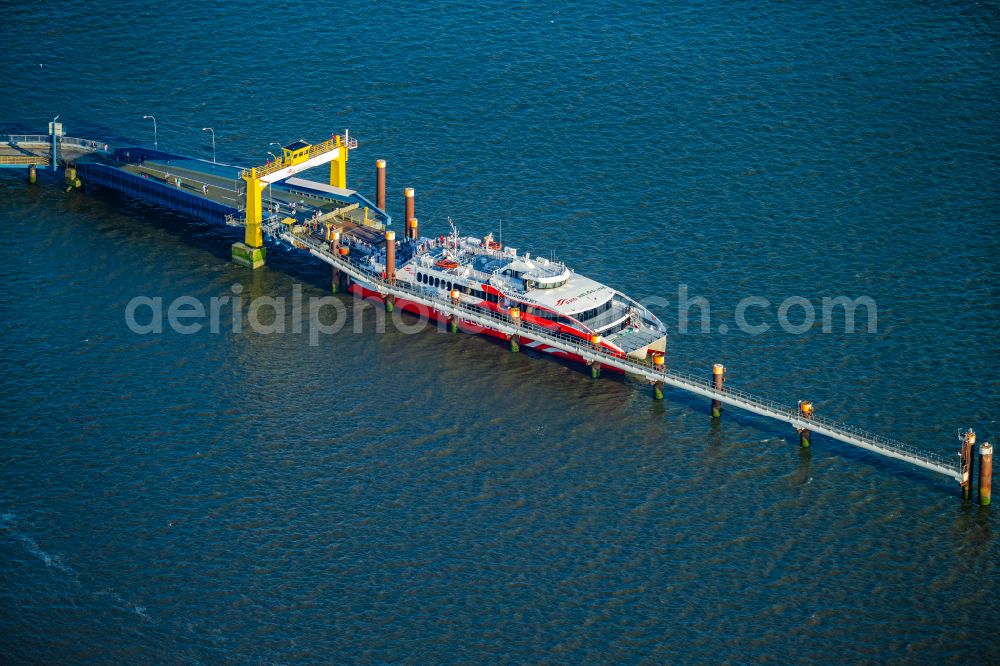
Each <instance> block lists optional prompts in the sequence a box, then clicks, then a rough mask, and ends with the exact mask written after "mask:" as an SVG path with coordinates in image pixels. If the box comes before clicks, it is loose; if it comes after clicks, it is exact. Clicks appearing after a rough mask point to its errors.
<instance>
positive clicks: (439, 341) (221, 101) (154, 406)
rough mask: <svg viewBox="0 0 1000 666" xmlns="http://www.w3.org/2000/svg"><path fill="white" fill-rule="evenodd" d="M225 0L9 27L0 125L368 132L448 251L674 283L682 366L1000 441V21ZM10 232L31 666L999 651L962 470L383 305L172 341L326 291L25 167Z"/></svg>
mask: <svg viewBox="0 0 1000 666" xmlns="http://www.w3.org/2000/svg"><path fill="white" fill-rule="evenodd" d="M186 4H187V3H166V4H164V3H134V2H115V1H112V2H105V3H87V4H84V3H27V4H22V5H16V4H6V5H4V10H3V18H2V21H0V36H2V40H0V43H2V44H3V52H4V57H3V58H2V59H0V81H2V82H3V93H2V95H0V131H44V129H45V123H47V122H48V120H49V119H51V118H52V117H53V116H55V115H56V114H61V118H60V120H61V121H62V122H64V123H65V125H66V130H67V133H68V134H70V135H72V136H81V137H93V138H104V139H106V140H109V141H112V142H114V141H134V142H142V143H151V142H152V140H153V137H152V133H151V129H152V127H151V123H150V122H149V121H148V120H143V119H142V116H143V115H144V114H153V115H155V116H156V118H157V121H158V139H159V144H160V147H161V148H165V149H167V150H173V151H177V152H182V153H186V154H194V155H200V156H202V157H205V158H209V157H210V156H211V145H210V143H209V137H208V134H207V133H205V132H202V131H201V128H202V127H204V126H212V127H214V128H215V131H216V135H217V137H218V154H219V160H220V161H225V162H231V163H241V164H247V163H253V162H256V161H260V160H263V159H266V152H265V151H266V150H267V149H268V143H269V142H271V141H279V142H284V141H289V140H293V139H297V138H300V137H301V138H305V139H307V140H314V141H318V140H320V139H323V138H326V137H327V136H329V134H330V133H331V132H333V131H339V130H341V129H342V128H345V127H349V128H350V129H351V132H352V135H354V136H356V137H359V139H360V141H361V145H360V147H359V149H358V150H357V151H355V152H354V153H353V154H352V156H351V162H350V164H349V174H348V175H349V179H350V182H351V184H352V185H353V186H355V187H357V188H358V189H359V190H360V191H362V192H365V193H368V194H371V192H372V191H373V189H374V174H373V171H374V169H373V162H374V160H375V159H376V158H380V157H381V158H385V159H387V160H388V162H389V183H390V202H391V206H392V207H395V208H396V209H399V210H391V211H390V212H393V213H395V214H398V213H399V212H401V208H402V197H401V190H402V188H403V187H404V186H411V187H414V188H416V192H417V204H416V205H417V213H418V217H419V218H420V220H421V224H422V227H423V229H424V230H425V231H426V232H427V233H433V234H439V233H446V232H447V229H448V227H447V218H448V216H451V217H452V218H453V219H454V220H455V222H456V223H457V224H458V225H459V226H460V228H461V229H462V230H463V231H465V232H468V233H471V234H482V233H485V232H486V231H488V230H489V229H490V228H493V229H495V228H496V227H497V225H498V221H499V220H500V218H503V221H504V223H503V233H504V240H505V242H507V243H510V244H511V245H514V246H516V247H519V248H521V249H524V250H530V251H533V252H536V253H548V252H549V251H555V252H556V253H557V254H558V255H559V256H560V257H562V258H564V259H565V260H566V261H567V262H568V263H569V264H570V265H572V266H574V267H575V268H577V269H578V270H580V271H581V272H583V273H585V274H587V275H589V276H591V277H594V278H596V279H598V280H601V281H603V282H607V283H609V284H611V285H613V286H615V287H618V288H620V289H622V290H623V291H625V292H626V293H628V294H630V295H632V296H634V297H636V298H644V299H648V298H653V297H659V298H664V299H668V300H669V301H670V305H669V306H666V307H661V308H659V309H658V312H659V314H661V316H662V317H663V319H664V320H665V321H666V322H667V323H668V324H669V325H670V327H671V333H672V336H671V338H670V342H669V363H670V364H671V366H672V367H676V368H681V369H690V370H694V371H698V372H704V373H706V374H707V373H708V372H709V371H710V367H711V364H712V363H714V362H724V363H725V364H726V366H727V367H728V369H729V381H730V382H731V383H732V385H734V386H739V387H741V388H745V389H750V390H753V391H755V392H759V393H762V394H765V395H767V396H770V397H773V398H776V399H780V400H782V401H785V402H788V403H793V404H794V402H795V401H796V400H799V399H803V398H808V399H811V400H813V401H814V402H815V403H816V406H817V410H818V412H819V413H821V414H824V415H828V416H835V417H840V418H843V419H845V420H847V421H850V422H852V423H855V424H857V425H860V426H865V427H868V428H871V429H873V430H877V431H879V432H882V433H885V434H891V435H893V436H895V437H898V438H900V439H902V440H904V441H907V442H910V443H913V444H915V445H919V446H922V447H924V448H926V449H928V450H934V451H939V452H942V453H949V454H950V453H951V452H953V451H957V441H956V439H955V430H956V429H957V428H959V427H967V426H971V427H974V428H976V429H977V431H978V432H979V434H980V439H981V440H982V439H989V438H991V437H992V438H996V436H997V435H998V434H1000V433H998V432H997V430H998V428H997V421H996V413H997V411H998V407H1000V399H998V395H1000V394H998V390H997V382H996V378H995V374H996V371H995V366H996V364H997V362H998V360H1000V359H998V354H997V350H998V342H1000V340H998V335H997V332H996V331H997V327H998V324H1000V310H998V295H997V287H996V285H997V277H998V275H997V269H996V258H997V256H998V250H1000V230H998V217H1000V215H998V211H1000V195H998V173H1000V172H998V146H1000V123H998V122H997V118H998V103H997V100H998V99H1000V82H998V77H997V71H998V64H1000V63H998V48H1000V44H998V39H997V35H998V7H997V5H996V4H994V3H973V2H956V3H948V2H937V3H904V2H852V3H804V2H791V3H781V4H773V5H763V6H760V5H750V4H738V3H735V4H734V3H692V4H682V5H668V4H666V3H660V2H644V3H643V2H608V3H590V4H587V3H570V2H553V3H548V4H540V3H495V4H479V3H458V2H448V1H435V2H432V3H425V4H423V5H419V6H417V5H410V4H409V3H396V2H377V3H358V4H350V3H337V4H336V5H330V6H326V7H323V6H321V5H320V4H319V3H305V2H298V1H293V2H286V3H273V4H271V5H261V6H258V7H249V6H244V5H238V4H231V3H230V4H218V3H216V4H212V5H209V4H199V6H194V7H188V6H185V5H186ZM0 228H2V229H3V242H2V243H0V280H2V284H3V289H2V290H0V349H2V354H0V374H2V380H0V381H2V387H3V393H2V395H3V400H2V407H0V416H2V442H3V443H2V449H0V655H2V660H3V661H4V662H5V663H60V662H62V663H66V662H74V663H75V662H96V663H109V662H131V663H162V662H194V663H217V662H237V663H242V662H252V663H292V662H299V661H302V662H312V663H351V662H359V663H384V662H410V663H432V662H458V663H493V662H513V663H524V662H549V663H559V662H604V663H617V662H625V663H636V662H642V663H676V662H691V663H720V662H729V663H742V662H751V661H753V662H757V661H761V662H776V663H788V662H814V663H815V662H819V663H828V662H844V663H853V662H879V663H882V662H913V663H941V662H952V663H957V662H961V663H971V662H979V663H987V662H997V661H1000V648H998V647H997V646H998V645H1000V619H998V618H1000V600H998V595H1000V574H998V568H997V560H998V558H1000V538H998V536H997V530H996V517H997V516H996V507H994V508H993V509H991V510H990V509H981V508H979V507H977V506H974V505H970V504H968V503H966V504H963V503H962V501H961V500H960V499H959V498H958V497H957V488H956V487H955V484H954V483H953V481H951V480H950V479H946V478H944V477H939V476H935V475H932V474H930V473H925V472H922V471H920V470H917V469H915V468H909V467H907V466H906V465H905V464H902V463H899V464H897V463H894V462H892V461H887V460H883V459H877V458H875V457H873V456H869V455H867V454H863V453H860V452H858V451H855V450H850V449H848V448H847V447H845V446H844V445H841V444H838V443H836V442H832V441H829V440H825V439H823V438H822V437H816V438H815V439H814V443H813V447H812V449H811V450H809V451H803V450H800V449H799V447H798V441H797V440H798V438H797V435H796V434H795V432H794V431H791V430H790V429H788V428H786V427H784V426H781V425H778V424H775V423H771V422H767V421H764V420H762V419H759V418H756V417H752V416H749V415H746V414H740V413H736V412H734V411H733V410H728V411H727V412H726V414H725V415H724V418H723V420H722V421H721V423H719V424H717V425H712V424H711V423H710V421H709V419H708V418H707V405H706V404H705V403H704V401H702V400H701V399H697V398H692V397H689V396H686V395H684V394H681V393H676V392H668V395H667V400H665V401H664V402H662V403H654V402H653V401H652V400H651V399H650V394H649V391H648V388H647V387H643V386H641V385H637V384H635V383H633V382H624V381H617V380H614V379H609V378H604V379H602V380H600V381H598V382H594V381H592V380H591V378H590V376H589V374H588V373H586V372H585V371H584V370H583V369H581V368H575V367H571V366H567V365H563V364H560V363H556V362H553V361H551V360H547V359H543V358H540V357H537V356H534V355H532V354H529V353H523V354H518V355H514V354H510V353H509V352H508V351H507V350H506V348H504V347H503V346H501V345H499V344H495V343H493V342H491V341H489V340H486V339H483V338H476V337H471V336H457V337H456V336H450V335H447V334H440V333H437V332H435V331H433V330H428V331H426V332H424V333H421V334H417V335H404V334H402V333H400V332H398V331H396V330H395V329H394V328H393V327H392V326H391V325H390V326H389V328H388V330H387V331H386V332H385V333H384V334H378V333H376V332H374V331H373V330H371V329H372V327H371V324H372V323H373V321H374V313H373V312H372V311H368V312H366V313H365V314H363V315H358V316H359V317H361V318H362V320H363V323H364V324H365V331H366V332H365V333H363V334H355V333H353V332H352V326H348V327H347V329H345V330H344V331H342V332H341V333H339V334H337V335H334V336H325V337H323V338H322V339H321V340H320V344H319V345H318V346H310V345H309V344H308V339H307V336H305V335H293V334H288V335H271V336H265V335H258V334H255V333H253V332H252V331H249V330H244V331H243V332H240V333H236V332H233V331H232V330H225V329H224V330H223V332H222V333H221V334H211V333H210V332H208V331H203V332H201V333H199V334H196V335H178V334H176V333H173V332H167V333H164V334H163V335H153V336H144V337H140V336H136V335H134V334H133V333H131V332H130V331H129V330H128V328H127V327H126V325H125V321H124V317H123V313H124V310H125V306H126V304H127V303H128V302H129V300H130V299H132V298H133V297H135V296H141V295H145V296H160V297H162V298H164V300H165V301H167V302H169V301H170V300H172V299H174V298H175V297H177V296H180V295H192V296H195V297H198V298H202V299H209V298H211V297H212V296H218V295H226V294H228V293H230V289H231V286H232V285H233V284H234V283H239V284H241V285H242V286H243V287H244V288H245V293H247V294H252V295H274V296H287V295H290V294H291V293H292V288H293V285H295V284H303V285H304V287H303V292H304V295H305V296H306V297H308V296H320V295H323V294H324V293H325V292H326V290H327V289H328V287H329V284H328V282H329V276H328V273H327V271H326V270H323V269H322V268H320V267H318V266H316V265H315V264H313V263H310V262H309V261H307V260H305V259H303V258H302V256H301V255H300V254H292V253H288V252H280V251H275V252H272V253H271V254H270V255H269V257H268V261H269V263H268V266H267V268H265V269H263V270H260V271H257V272H255V273H253V274H251V273H249V272H247V271H245V270H243V269H240V268H238V267H235V266H234V265H232V264H231V263H230V262H229V260H228V255H229V244H230V243H231V242H233V241H234V240H237V239H238V237H239V235H238V232H235V231H233V230H231V229H228V228H225V227H220V226H217V225H211V224H207V223H204V222H199V221H196V220H189V219H185V218H183V217H179V216H175V215H171V214H169V213H165V212H164V211H161V210H158V209H154V208H150V207H146V206H143V205H141V204H137V203H135V202H133V201H130V200H128V199H126V198H123V197H118V196H115V195H111V194H107V193H100V192H95V191H92V190H91V191H88V192H85V193H72V194H66V193H64V192H63V191H62V189H61V188H60V187H58V182H57V181H55V180H54V179H42V181H41V182H40V183H39V184H38V185H37V186H35V187H29V186H28V185H27V184H26V183H25V181H24V174H23V173H22V172H19V171H17V172H14V171H7V172H4V173H0ZM682 284H683V285H687V289H688V293H689V294H690V295H691V296H692V297H693V296H702V297H704V298H706V299H707V300H708V301H709V302H710V304H711V308H712V311H711V321H710V326H709V331H708V332H701V329H700V328H699V326H698V325H697V323H698V321H699V312H698V310H697V308H695V309H693V310H692V311H690V312H689V313H688V315H689V318H690V320H691V326H690V327H689V328H688V332H687V333H686V334H680V333H679V332H678V327H679V326H678V325H679V321H678V312H677V307H676V301H677V289H678V286H679V285H682ZM748 296H757V297H760V298H766V299H768V300H769V301H770V302H771V303H772V306H771V308H770V310H769V311H767V312H761V311H759V310H757V311H755V314H754V317H753V318H754V323H757V322H769V323H770V324H771V328H770V329H769V330H768V331H767V332H766V333H764V334H761V335H748V334H745V333H743V332H740V331H739V330H737V327H736V326H735V325H734V324H733V322H734V316H735V310H736V307H737V305H738V304H739V302H740V300H741V299H743V298H745V297H748ZM789 296H801V297H803V298H805V299H808V300H809V301H810V302H811V303H816V304H819V303H820V302H821V300H822V299H823V298H824V297H828V298H833V297H837V296H848V297H851V298H855V297H859V296H869V297H871V298H872V299H873V300H874V301H875V302H876V303H877V306H878V326H877V332H874V333H867V332H864V328H863V327H861V328H860V330H859V331H857V332H855V333H853V334H849V333H846V332H844V328H843V322H842V321H839V320H837V321H834V322H833V323H834V324H835V325H834V326H833V331H832V332H830V333H824V332H823V331H822V328H821V326H820V325H819V324H818V323H817V325H815V326H814V327H812V328H811V329H810V330H809V331H808V332H806V333H805V334H801V335H793V334H790V333H787V332H784V331H782V330H781V328H780V327H779V326H778V325H777V309H778V304H779V303H781V302H782V301H783V300H784V299H786V298H788V297H789ZM347 302H349V299H348V300H347ZM799 312H800V313H801V311H799ZM289 316H290V315H289ZM789 317H790V318H791V319H793V320H795V321H796V322H798V321H800V320H801V317H802V315H801V314H796V313H794V312H793V313H792V314H791V315H789ZM684 321H685V323H686V322H687V320H686V319H685V320H684ZM352 323H353V322H352ZM721 325H726V326H727V327H728V328H729V330H728V332H727V333H721V332H720V330H719V327H720V326H721Z"/></svg>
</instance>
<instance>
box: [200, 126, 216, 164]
mask: <svg viewBox="0 0 1000 666" xmlns="http://www.w3.org/2000/svg"><path fill="white" fill-rule="evenodd" d="M201 131H202V132H211V133H212V173H215V130H214V129H212V128H211V127H202V128H201Z"/></svg>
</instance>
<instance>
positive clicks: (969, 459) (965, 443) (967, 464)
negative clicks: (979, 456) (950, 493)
mask: <svg viewBox="0 0 1000 666" xmlns="http://www.w3.org/2000/svg"><path fill="white" fill-rule="evenodd" d="M958 438H959V441H960V442H961V447H960V453H961V457H962V481H961V488H962V499H963V500H967V499H969V498H971V497H972V471H973V468H974V465H973V460H974V459H975V452H976V433H975V432H974V431H973V430H972V429H971V428H970V429H969V430H966V431H965V432H964V433H961V434H959V436H958Z"/></svg>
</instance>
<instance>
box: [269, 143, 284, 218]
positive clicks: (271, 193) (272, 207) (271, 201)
mask: <svg viewBox="0 0 1000 666" xmlns="http://www.w3.org/2000/svg"><path fill="white" fill-rule="evenodd" d="M272 143H274V141H272V142H271V143H269V144H267V145H268V147H270V146H271V144H272ZM277 145H279V146H280V145H281V144H280V143H279V144H277ZM267 154H268V155H270V156H271V157H273V158H274V161H275V162H277V161H278V156H277V155H275V154H274V153H272V152H271V151H270V150H269V151H267ZM267 205H268V208H270V209H271V211H273V210H274V192H272V191H271V183H268V184H267Z"/></svg>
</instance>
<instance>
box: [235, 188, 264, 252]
mask: <svg viewBox="0 0 1000 666" xmlns="http://www.w3.org/2000/svg"><path fill="white" fill-rule="evenodd" d="M255 171H256V170H252V171H251V172H250V174H248V175H246V176H244V178H243V180H245V181H246V184H247V188H246V190H247V192H246V205H245V206H244V212H245V215H246V231H245V233H244V235H243V242H242V243H233V253H232V257H233V261H234V262H236V263H237V264H240V265H241V266H246V267H247V268H250V269H255V268H260V267H261V266H263V265H264V234H263V232H262V231H261V226H260V225H261V223H262V222H263V221H264V211H263V206H264V203H263V200H262V196H261V195H262V194H263V192H264V183H262V182H261V181H260V179H259V178H257V174H256V173H255Z"/></svg>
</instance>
